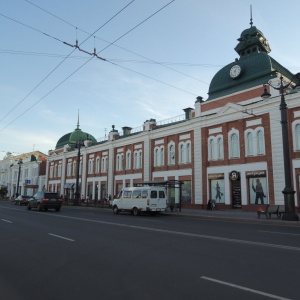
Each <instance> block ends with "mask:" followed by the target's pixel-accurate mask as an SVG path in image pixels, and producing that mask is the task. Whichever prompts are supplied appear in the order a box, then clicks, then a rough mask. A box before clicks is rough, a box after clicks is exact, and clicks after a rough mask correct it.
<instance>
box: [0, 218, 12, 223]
mask: <svg viewBox="0 0 300 300" xmlns="http://www.w3.org/2000/svg"><path fill="white" fill-rule="evenodd" d="M1 221H3V222H6V223H12V222H11V221H8V220H5V219H1Z"/></svg>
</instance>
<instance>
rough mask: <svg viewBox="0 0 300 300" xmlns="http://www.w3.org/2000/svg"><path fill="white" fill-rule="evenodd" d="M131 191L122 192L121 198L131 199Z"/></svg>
mask: <svg viewBox="0 0 300 300" xmlns="http://www.w3.org/2000/svg"><path fill="white" fill-rule="evenodd" d="M131 193H132V192H131V191H124V192H123V198H131Z"/></svg>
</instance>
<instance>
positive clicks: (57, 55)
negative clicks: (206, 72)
mask: <svg viewBox="0 0 300 300" xmlns="http://www.w3.org/2000/svg"><path fill="white" fill-rule="evenodd" d="M72 46H73V45H72ZM114 46H116V45H114ZM0 53H5V54H12V55H24V56H46V57H53V58H60V57H62V58H65V57H66V55H63V54H55V53H44V52H32V51H22V50H11V49H0ZM137 55H138V54H137ZM69 58H72V59H86V57H85V56H79V55H78V56H69ZM107 59H108V60H110V61H114V62H119V63H136V64H161V65H179V66H185V67H203V68H211V67H218V68H222V67H224V65H213V64H200V63H184V62H170V61H163V62H155V61H151V60H149V59H148V60H136V59H121V58H107Z"/></svg>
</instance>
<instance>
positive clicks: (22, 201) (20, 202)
mask: <svg viewBox="0 0 300 300" xmlns="http://www.w3.org/2000/svg"><path fill="white" fill-rule="evenodd" d="M30 197H31V196H26V195H22V196H21V195H20V196H18V197H17V198H16V199H15V205H27V203H28V199H29V198H30Z"/></svg>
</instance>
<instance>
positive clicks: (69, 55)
mask: <svg viewBox="0 0 300 300" xmlns="http://www.w3.org/2000/svg"><path fill="white" fill-rule="evenodd" d="M134 1H135V0H132V1H130V2H129V3H128V4H127V5H125V6H124V7H123V8H122V9H121V10H119V11H118V12H117V13H116V14H114V15H113V16H112V17H111V18H110V19H109V20H108V21H106V22H105V23H104V24H103V25H101V26H100V27H99V28H98V29H97V30H95V31H94V32H93V33H92V34H90V35H89V36H88V37H87V38H86V39H85V40H84V41H83V42H81V43H80V45H82V44H83V43H84V42H86V41H87V40H88V39H89V38H90V37H91V36H93V35H94V34H95V33H96V32H98V31H99V30H100V29H102V28H103V27H104V26H105V25H107V24H108V23H109V22H110V21H111V20H112V19H114V18H115V17H116V16H117V15H118V14H120V13H121V12H122V11H123V10H124V9H126V8H127V7H128V6H129V5H130V4H132V3H133V2H134ZM0 15H1V16H3V17H5V18H8V19H10V20H11V21H14V22H16V23H18V24H21V25H23V26H25V27H28V28H30V29H32V30H35V31H37V32H40V33H42V34H44V35H46V36H48V37H51V38H53V39H55V40H57V41H59V42H62V43H63V44H65V42H63V41H62V40H60V39H58V38H55V37H53V36H51V35H49V34H46V33H44V32H42V31H40V30H38V29H36V28H33V27H31V26H28V25H26V24H24V23H22V22H19V21H17V20H15V19H12V18H10V17H7V16H5V15H3V14H1V13H0ZM75 50H76V49H73V50H72V51H71V52H70V53H69V54H68V55H67V56H66V57H65V58H64V59H63V60H62V61H61V62H60V63H59V64H58V65H57V66H56V67H55V68H54V69H53V70H52V71H51V72H50V73H49V74H48V75H47V76H46V77H45V78H44V79H43V80H42V81H40V82H39V83H38V84H37V85H36V86H35V87H34V88H33V89H32V90H31V91H30V92H29V93H28V94H27V95H26V96H25V97H24V98H23V99H22V100H21V101H19V102H18V103H17V104H16V105H15V106H14V107H13V108H12V109H11V110H10V111H9V112H8V113H7V114H6V115H4V117H2V118H1V119H0V122H1V121H3V120H4V119H5V118H6V117H7V116H8V115H9V114H10V113H11V112H12V111H14V110H15V109H16V108H17V107H18V106H19V105H20V104H21V103H22V102H23V101H24V100H25V99H27V98H28V97H29V95H31V94H32V93H33V92H34V91H35V90H36V89H37V88H38V87H39V86H40V85H41V84H42V83H43V82H44V81H45V80H46V79H47V78H48V77H50V75H51V74H52V73H53V72H54V71H55V70H56V69H58V67H59V66H60V65H61V64H62V63H63V62H64V61H65V60H66V59H67V58H68V57H69V56H70V55H71V54H72V53H73V52H75ZM88 61H89V60H88ZM88 61H87V62H88ZM83 65H85V64H83ZM83 65H82V66H83ZM80 68H81V67H80ZM80 68H79V69H80ZM79 69H78V70H79ZM22 115H23V114H21V115H20V116H22ZM18 118H19V117H17V118H16V119H18ZM16 119H15V120H16ZM9 124H11V123H9ZM6 127H7V126H6ZM6 127H5V128H6ZM1 131H2V130H0V132H1Z"/></svg>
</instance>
